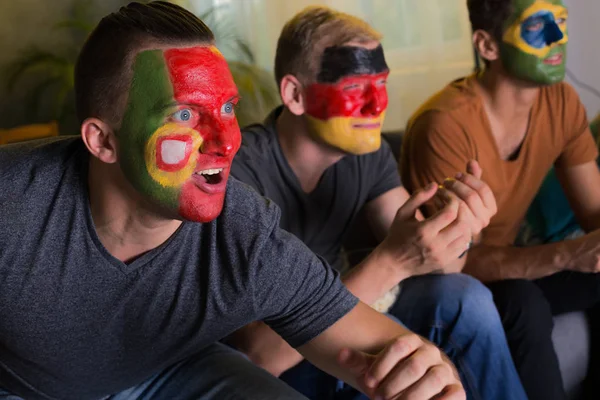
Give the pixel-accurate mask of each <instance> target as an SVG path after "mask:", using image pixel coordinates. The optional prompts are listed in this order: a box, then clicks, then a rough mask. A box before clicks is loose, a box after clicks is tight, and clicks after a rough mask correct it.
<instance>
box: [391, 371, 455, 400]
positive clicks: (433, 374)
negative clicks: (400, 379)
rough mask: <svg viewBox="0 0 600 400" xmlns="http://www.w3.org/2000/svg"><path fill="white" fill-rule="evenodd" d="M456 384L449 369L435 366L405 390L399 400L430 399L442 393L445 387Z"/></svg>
mask: <svg viewBox="0 0 600 400" xmlns="http://www.w3.org/2000/svg"><path fill="white" fill-rule="evenodd" d="M453 383H456V379H455V378H454V376H453V374H452V371H451V369H450V367H448V366H447V365H445V364H439V365H435V366H433V367H431V368H429V370H428V371H427V372H426V373H425V375H424V376H423V377H422V378H421V379H419V380H418V381H417V382H415V384H414V385H412V386H410V387H409V388H407V389H406V390H405V391H404V392H403V393H402V395H400V396H399V397H398V399H399V400H413V399H431V398H434V397H435V396H438V395H440V394H441V393H443V392H444V389H445V388H446V386H448V385H451V384H453Z"/></svg>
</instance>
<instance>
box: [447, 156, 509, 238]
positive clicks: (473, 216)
mask: <svg viewBox="0 0 600 400" xmlns="http://www.w3.org/2000/svg"><path fill="white" fill-rule="evenodd" d="M482 173H483V171H482V169H481V167H480V166H479V163H478V162H477V161H475V160H471V161H469V162H468V163H467V173H466V174H463V173H458V174H457V175H456V178H455V179H450V178H449V179H446V180H445V181H444V187H445V188H446V189H448V190H449V191H451V192H452V193H454V194H455V195H456V196H458V198H459V199H460V200H461V202H460V206H459V211H458V220H460V221H463V222H465V224H467V225H468V226H469V227H470V229H471V235H472V237H473V238H475V237H477V236H478V235H479V234H480V233H481V231H482V230H483V228H485V227H486V226H488V225H489V223H490V220H491V218H492V217H493V216H494V215H495V214H496V212H497V211H498V209H497V206H496V198H495V197H494V193H493V192H492V189H490V187H489V186H488V185H487V184H486V183H485V182H483V181H482V180H481V175H482Z"/></svg>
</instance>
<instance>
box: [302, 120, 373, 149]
mask: <svg viewBox="0 0 600 400" xmlns="http://www.w3.org/2000/svg"><path fill="white" fill-rule="evenodd" d="M384 118H385V112H382V113H381V114H380V115H378V116H377V117H373V118H356V117H332V118H329V119H327V120H321V119H318V118H314V117H311V116H309V115H307V116H306V120H307V122H308V124H309V127H310V130H311V132H318V136H319V139H320V140H322V141H324V142H325V143H327V144H329V145H331V146H333V147H336V148H338V149H341V150H344V151H345V152H347V153H351V154H357V155H360V154H367V153H371V152H373V151H376V150H377V149H379V147H380V146H381V127H382V125H383V121H384Z"/></svg>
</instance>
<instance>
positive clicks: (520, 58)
mask: <svg viewBox="0 0 600 400" xmlns="http://www.w3.org/2000/svg"><path fill="white" fill-rule="evenodd" d="M513 7H514V9H515V11H514V13H513V15H512V16H511V17H510V18H509V20H508V21H507V23H506V26H505V32H504V36H503V40H502V43H501V45H500V57H501V59H502V63H503V65H504V67H505V69H506V70H507V71H508V72H509V73H510V74H511V75H512V76H514V77H516V78H519V79H522V80H525V81H528V82H533V83H536V84H542V85H548V84H553V83H557V82H560V81H562V80H563V79H564V77H565V68H566V56H567V52H566V50H567V49H566V47H567V46H566V45H567V42H568V40H569V39H568V31H567V23H566V21H567V16H568V13H567V9H566V8H565V6H564V5H563V3H562V1H561V0H513Z"/></svg>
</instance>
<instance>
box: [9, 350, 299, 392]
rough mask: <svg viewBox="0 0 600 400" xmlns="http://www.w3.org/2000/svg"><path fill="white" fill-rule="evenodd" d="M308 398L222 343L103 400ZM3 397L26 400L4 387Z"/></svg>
mask: <svg viewBox="0 0 600 400" xmlns="http://www.w3.org/2000/svg"><path fill="white" fill-rule="evenodd" d="M173 399H177V400H197V399H215V400H246V399H248V400H265V399H269V400H271V399H275V400H303V399H304V400H306V398H305V397H304V396H302V395H300V394H299V393H298V392H296V391H294V390H292V389H291V388H290V387H289V386H288V385H286V384H284V383H283V382H281V381H280V380H279V379H277V378H275V377H273V376H272V375H271V374H269V373H268V372H266V371H264V370H262V369H260V368H259V367H257V366H255V365H254V364H252V363H251V362H250V361H249V360H248V359H247V358H246V357H245V356H244V355H242V354H241V353H239V352H237V351H235V350H233V349H231V348H230V347H228V346H225V345H223V344H220V343H216V344H213V345H210V346H208V347H207V348H206V349H204V350H202V351H201V352H200V353H198V354H197V355H196V356H194V357H191V358H189V359H186V360H184V361H182V362H180V363H178V364H175V365H173V366H172V367H170V368H168V369H166V370H165V371H162V372H161V373H159V374H157V375H155V376H153V377H151V378H149V379H148V380H146V381H145V382H142V383H140V384H139V385H137V386H135V387H132V388H130V389H127V390H124V391H122V392H120V393H116V394H113V395H109V396H106V397H104V398H103V399H102V400H173ZM0 400H23V399H22V398H21V397H19V396H16V395H13V394H10V393H8V392H7V391H4V390H2V389H1V388H0Z"/></svg>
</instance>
